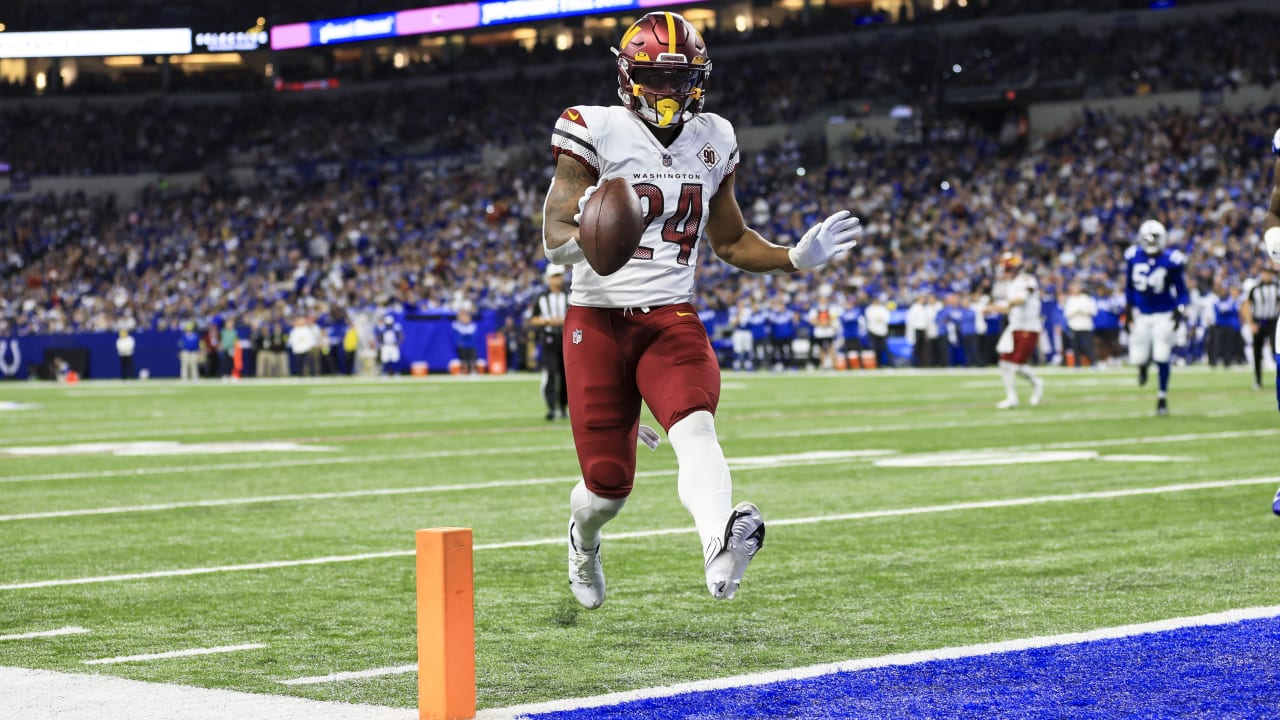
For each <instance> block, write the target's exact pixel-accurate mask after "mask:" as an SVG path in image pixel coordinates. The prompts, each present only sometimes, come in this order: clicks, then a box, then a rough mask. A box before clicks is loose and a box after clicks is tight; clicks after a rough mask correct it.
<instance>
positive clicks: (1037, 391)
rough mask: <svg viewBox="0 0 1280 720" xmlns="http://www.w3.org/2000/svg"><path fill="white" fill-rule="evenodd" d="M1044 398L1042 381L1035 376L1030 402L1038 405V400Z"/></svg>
mask: <svg viewBox="0 0 1280 720" xmlns="http://www.w3.org/2000/svg"><path fill="white" fill-rule="evenodd" d="M1043 398H1044V381H1043V380H1041V379H1040V378H1036V382H1035V388H1034V389H1033V390H1032V391H1031V404H1032V405H1039V404H1040V400H1041V399H1043Z"/></svg>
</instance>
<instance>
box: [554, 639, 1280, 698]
mask: <svg viewBox="0 0 1280 720" xmlns="http://www.w3.org/2000/svg"><path fill="white" fill-rule="evenodd" d="M529 717H530V718H537V720H588V719H590V720H605V719H606V718H608V719H610V720H613V719H615V718H616V719H617V720H623V719H624V718H627V719H629V720H635V719H636V718H645V719H646V720H676V719H677V718H679V719H681V720H694V719H695V718H696V719H697V720H712V719H713V718H718V719H723V720H750V719H752V718H762V719H763V718H768V719H769V720H779V719H781V718H805V719H806V720H809V719H812V720H824V719H830V720H835V719H836V718H840V719H842V720H843V719H845V718H869V719H870V718H875V719H876V720H881V719H883V718H957V717H965V718H974V717H977V718H1041V717H1045V718H1072V719H1073V720H1074V719H1076V718H1259V719H1261V718H1277V717H1280V618H1267V619H1263V620H1249V621H1245V622H1240V623H1234V624H1231V625H1221V626H1214V627H1199V628H1185V629H1182V630H1172V631H1169V632H1162V633H1153V634H1149V635H1140V636H1136V637H1131V638H1125V639H1120V640H1099V641H1095V642H1089V643H1083V644H1079V645H1063V646H1058V647H1048V648H1037V649H1034V650H1023V651H1018V652H1010V653H1002V654H999V655H987V656H982V657H973V658H964V659H960V660H935V661H932V662H926V663H921V664H918V665H907V666H897V667H885V668H876V669H871V670H860V671H856V672H844V673H836V674H833V675H826V676H823V677H818V678H810V679H807V680H795V681H786V682H779V683H773V684H770V685H763V686H757V687H750V688H737V689H732V690H719V691H707V692H697V693H691V694H688V695H680V696H677V697H670V698H661V699H655V700H640V701H636V702H630V703H625V704H622V705H613V706H609V707H600V708H590V709H583V710H573V711H564V712H554V713H544V714H538V715H530V716H529Z"/></svg>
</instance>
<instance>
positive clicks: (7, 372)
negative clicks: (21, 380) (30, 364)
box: [0, 338, 22, 377]
mask: <svg viewBox="0 0 1280 720" xmlns="http://www.w3.org/2000/svg"><path fill="white" fill-rule="evenodd" d="M21 367H22V349H21V348H19V347H18V340H17V338H14V339H12V340H0V377H17V375H18V369H19V368H21Z"/></svg>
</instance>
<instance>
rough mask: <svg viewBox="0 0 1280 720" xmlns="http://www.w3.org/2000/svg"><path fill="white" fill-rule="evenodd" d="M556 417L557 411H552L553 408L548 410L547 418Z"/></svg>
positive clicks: (552, 418) (553, 418)
mask: <svg viewBox="0 0 1280 720" xmlns="http://www.w3.org/2000/svg"><path fill="white" fill-rule="evenodd" d="M555 419H556V414H555V412H554V411H551V410H548V411H547V420H555Z"/></svg>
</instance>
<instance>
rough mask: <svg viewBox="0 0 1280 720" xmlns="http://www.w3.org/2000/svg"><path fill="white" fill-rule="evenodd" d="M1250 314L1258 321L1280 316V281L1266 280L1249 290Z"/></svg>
mask: <svg viewBox="0 0 1280 720" xmlns="http://www.w3.org/2000/svg"><path fill="white" fill-rule="evenodd" d="M1248 300H1249V314H1250V315H1251V316H1252V317H1253V319H1254V320H1257V321H1258V322H1265V321H1268V320H1275V319H1276V317H1277V316H1280V283H1277V282H1276V281H1275V280H1264V281H1262V282H1260V283H1258V285H1257V287H1255V288H1254V289H1252V290H1250V291H1249V297H1248Z"/></svg>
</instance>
